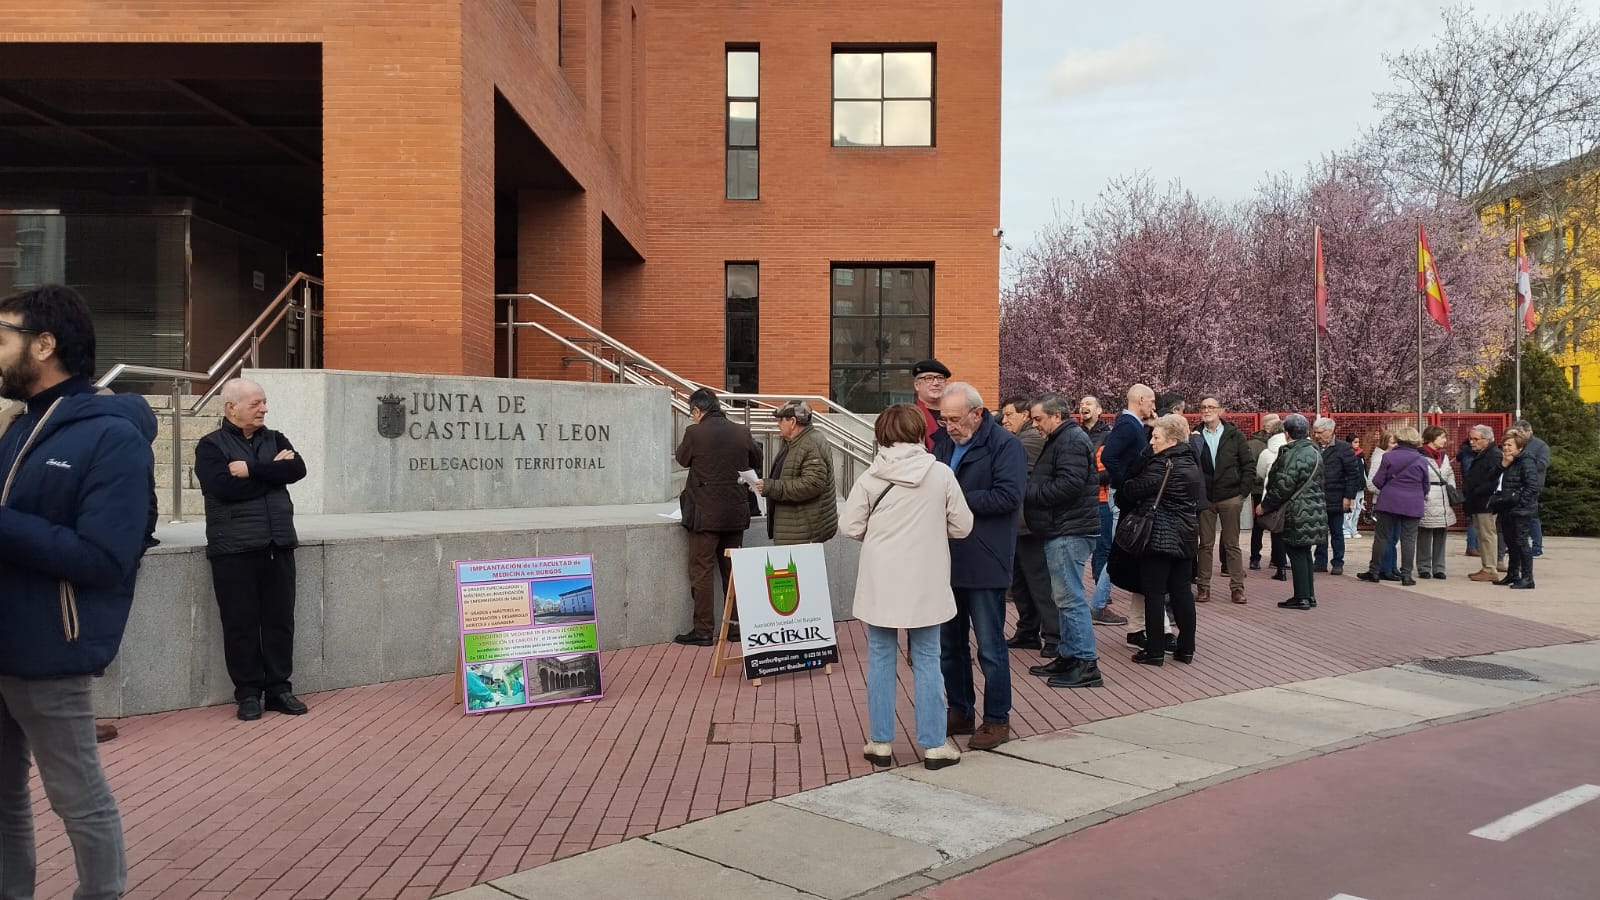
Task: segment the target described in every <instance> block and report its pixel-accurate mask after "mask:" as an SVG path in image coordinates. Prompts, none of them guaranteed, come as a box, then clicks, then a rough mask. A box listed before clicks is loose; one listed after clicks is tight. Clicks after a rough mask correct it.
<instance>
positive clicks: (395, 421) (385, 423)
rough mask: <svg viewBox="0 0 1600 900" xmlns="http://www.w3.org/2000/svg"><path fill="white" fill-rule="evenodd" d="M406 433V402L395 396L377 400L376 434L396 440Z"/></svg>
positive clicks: (390, 395) (391, 395)
mask: <svg viewBox="0 0 1600 900" xmlns="http://www.w3.org/2000/svg"><path fill="white" fill-rule="evenodd" d="M405 433H406V401H405V398H404V397H400V396H398V395H395V394H389V395H387V396H383V397H379V398H378V434H379V435H380V436H382V437H386V438H390V439H393V438H397V437H399V436H400V435H402V434H405Z"/></svg>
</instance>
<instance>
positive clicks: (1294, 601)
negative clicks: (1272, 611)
mask: <svg viewBox="0 0 1600 900" xmlns="http://www.w3.org/2000/svg"><path fill="white" fill-rule="evenodd" d="M1278 607H1279V608H1280V609H1302V610H1304V609H1310V608H1311V601H1310V600H1307V599H1305V598H1304V597H1290V598H1289V599H1287V600H1284V601H1281V602H1279V603H1278Z"/></svg>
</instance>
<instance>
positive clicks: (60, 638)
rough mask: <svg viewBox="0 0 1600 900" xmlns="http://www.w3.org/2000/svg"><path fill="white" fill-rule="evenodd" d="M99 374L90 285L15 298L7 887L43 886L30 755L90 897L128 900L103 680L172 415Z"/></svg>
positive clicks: (1, 364)
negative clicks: (102, 726)
mask: <svg viewBox="0 0 1600 900" xmlns="http://www.w3.org/2000/svg"><path fill="white" fill-rule="evenodd" d="M94 370H95V334H94V323H93V321H92V320H91V319H90V316H89V308H88V305H87V304H86V303H85V302H84V300H83V298H82V297H80V296H79V295H78V294H77V292H75V291H73V290H72V289H70V288H67V287H62V286H60V285H45V286H43V287H39V288H35V289H32V290H28V291H24V292H22V293H20V294H15V295H13V296H11V297H7V298H6V299H5V300H0V396H3V397H4V398H5V399H6V400H14V401H19V402H18V403H15V404H11V405H8V406H6V408H5V409H3V410H0V423H3V424H0V479H3V484H4V486H3V487H0V897H6V898H30V897H32V896H33V895H34V887H35V875H36V857H35V849H34V824H33V799H32V797H31V796H30V791H29V787H28V780H29V779H28V770H29V768H30V758H31V760H33V761H36V762H37V763H38V767H39V780H40V782H41V783H42V785H43V786H44V792H45V796H46V797H47V798H48V800H49V803H50V808H51V809H52V810H53V811H54V812H55V814H56V815H57V816H59V817H60V818H61V821H62V824H63V826H64V827H65V830H66V834H67V840H68V841H69V842H70V843H71V845H72V856H73V859H74V862H75V863H76V867H77V874H78V888H77V891H76V893H75V895H74V896H75V897H77V898H78V900H112V898H116V897H120V896H121V895H122V892H123V890H124V888H125V887H126V885H127V875H128V867H127V859H126V855H125V852H124V847H123V834H122V818H121V815H120V814H119V813H118V811H117V801H116V798H115V797H113V796H112V794H111V786H110V785H109V784H107V782H106V777H105V771H104V770H103V769H102V768H101V765H100V752H99V751H98V750H97V749H96V748H95V724H94V701H93V689H92V688H91V686H90V685H91V681H92V679H93V678H94V675H95V673H97V672H101V671H103V670H104V669H105V668H106V666H107V665H108V664H109V663H110V662H111V660H112V659H114V658H115V657H116V655H117V650H118V648H119V646H120V645H121V643H122V635H123V631H124V629H125V628H126V627H127V622H128V613H129V610H130V609H131V608H132V606H133V590H134V581H135V578H136V577H137V574H138V570H139V559H140V557H141V556H142V555H143V553H144V549H145V536H146V522H147V517H146V513H147V511H148V509H149V500H150V485H151V483H152V478H153V477H154V472H155V460H154V458H153V456H152V455H151V451H150V442H151V441H152V440H153V439H154V438H155V435H156V418H155V414H154V413H152V412H151V411H150V406H149V404H147V403H145V401H144V399H143V398H142V397H139V396H137V395H127V394H123V395H102V394H97V393H96V392H95V387H94V384H93V383H92V382H91V381H90V379H91V378H93V377H94ZM52 863H53V864H54V865H59V862H56V861H55V860H53V861H52Z"/></svg>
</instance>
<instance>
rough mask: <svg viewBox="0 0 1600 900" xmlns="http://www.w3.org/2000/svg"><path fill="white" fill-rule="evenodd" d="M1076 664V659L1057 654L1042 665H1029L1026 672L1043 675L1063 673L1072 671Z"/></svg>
mask: <svg viewBox="0 0 1600 900" xmlns="http://www.w3.org/2000/svg"><path fill="white" fill-rule="evenodd" d="M1077 664H1078V660H1077V659H1074V658H1071V657H1066V656H1058V657H1056V658H1055V659H1052V660H1050V661H1049V662H1047V663H1045V664H1044V665H1042V666H1029V667H1028V674H1029V675H1045V676H1049V675H1064V674H1066V673H1067V672H1070V671H1072V669H1073V667H1075V666H1076V665H1077Z"/></svg>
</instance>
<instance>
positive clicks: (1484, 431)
mask: <svg viewBox="0 0 1600 900" xmlns="http://www.w3.org/2000/svg"><path fill="white" fill-rule="evenodd" d="M1472 433H1473V434H1475V435H1477V436H1478V437H1481V438H1484V439H1486V440H1489V441H1493V440H1494V429H1493V428H1490V427H1489V426H1487V425H1474V426H1472Z"/></svg>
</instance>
